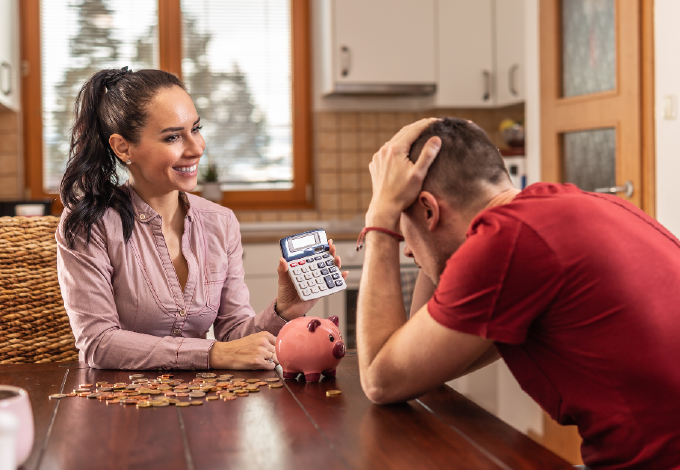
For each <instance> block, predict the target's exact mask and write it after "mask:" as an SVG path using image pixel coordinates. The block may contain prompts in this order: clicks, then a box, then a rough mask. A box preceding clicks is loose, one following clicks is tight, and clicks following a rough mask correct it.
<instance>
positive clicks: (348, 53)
mask: <svg viewBox="0 0 680 470" xmlns="http://www.w3.org/2000/svg"><path fill="white" fill-rule="evenodd" d="M434 1H435V0H336V1H334V2H333V11H332V16H333V26H334V44H333V46H332V47H333V48H334V50H333V52H332V56H333V57H334V65H333V69H334V71H333V76H334V78H335V80H336V81H337V82H342V83H352V84H355V83H356V84H421V83H435V46H436V43H435V20H434Z"/></svg>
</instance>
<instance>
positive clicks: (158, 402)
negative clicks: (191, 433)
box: [153, 401, 170, 408]
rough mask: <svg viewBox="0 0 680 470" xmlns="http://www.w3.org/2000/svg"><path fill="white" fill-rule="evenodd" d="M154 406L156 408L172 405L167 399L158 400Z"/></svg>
mask: <svg viewBox="0 0 680 470" xmlns="http://www.w3.org/2000/svg"><path fill="white" fill-rule="evenodd" d="M153 406H154V407H156V408H162V407H164V406H170V403H168V402H167V401H157V402H154V403H153Z"/></svg>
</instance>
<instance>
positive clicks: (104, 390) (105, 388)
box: [99, 387, 113, 392]
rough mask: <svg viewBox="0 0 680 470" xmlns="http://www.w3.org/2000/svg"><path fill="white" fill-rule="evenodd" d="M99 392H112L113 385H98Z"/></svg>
mask: <svg viewBox="0 0 680 470" xmlns="http://www.w3.org/2000/svg"><path fill="white" fill-rule="evenodd" d="M99 391H100V392H112V391H113V387H99Z"/></svg>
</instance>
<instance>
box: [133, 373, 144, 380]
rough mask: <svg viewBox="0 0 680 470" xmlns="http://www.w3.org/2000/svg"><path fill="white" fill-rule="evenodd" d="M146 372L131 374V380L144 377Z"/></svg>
mask: <svg viewBox="0 0 680 470" xmlns="http://www.w3.org/2000/svg"><path fill="white" fill-rule="evenodd" d="M143 378H144V374H130V380H135V379H143Z"/></svg>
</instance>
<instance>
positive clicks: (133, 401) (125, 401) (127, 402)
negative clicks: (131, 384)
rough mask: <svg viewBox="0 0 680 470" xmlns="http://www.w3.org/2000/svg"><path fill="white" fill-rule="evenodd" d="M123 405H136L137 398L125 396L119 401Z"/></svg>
mask: <svg viewBox="0 0 680 470" xmlns="http://www.w3.org/2000/svg"><path fill="white" fill-rule="evenodd" d="M120 402H121V403H122V404H123V405H136V404H137V403H139V402H138V401H137V400H133V399H132V398H126V399H125V400H121V401H120Z"/></svg>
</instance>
